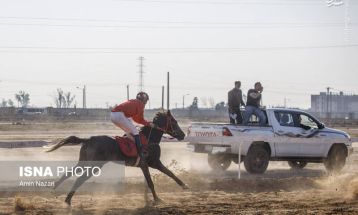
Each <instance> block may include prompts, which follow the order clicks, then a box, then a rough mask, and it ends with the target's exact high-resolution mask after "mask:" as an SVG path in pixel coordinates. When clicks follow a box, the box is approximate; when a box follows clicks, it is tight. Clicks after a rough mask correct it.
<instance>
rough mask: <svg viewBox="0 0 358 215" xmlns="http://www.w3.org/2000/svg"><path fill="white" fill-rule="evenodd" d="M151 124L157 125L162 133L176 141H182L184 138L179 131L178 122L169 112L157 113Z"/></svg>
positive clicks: (182, 133)
mask: <svg viewBox="0 0 358 215" xmlns="http://www.w3.org/2000/svg"><path fill="white" fill-rule="evenodd" d="M153 124H155V125H157V126H158V128H159V129H160V130H162V131H163V132H164V133H167V134H169V135H170V136H172V137H174V138H176V139H178V140H183V139H184V137H185V134H184V132H183V131H182V130H181V128H180V127H179V125H178V122H177V121H176V120H175V119H174V117H173V115H172V114H171V113H170V111H169V110H168V111H160V112H158V113H157V114H156V115H155V117H154V119H153Z"/></svg>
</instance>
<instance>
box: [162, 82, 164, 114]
mask: <svg viewBox="0 0 358 215" xmlns="http://www.w3.org/2000/svg"><path fill="white" fill-rule="evenodd" d="M162 109H164V86H162Z"/></svg>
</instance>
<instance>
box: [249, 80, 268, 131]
mask: <svg viewBox="0 0 358 215" xmlns="http://www.w3.org/2000/svg"><path fill="white" fill-rule="evenodd" d="M263 90H264V88H263V86H262V85H261V83H260V82H256V83H255V88H254V89H250V90H249V92H247V102H246V107H245V115H244V125H247V123H248V122H249V120H250V117H251V115H252V114H254V115H256V116H257V117H258V118H259V125H260V126H264V125H265V124H266V116H265V114H264V112H263V111H262V110H261V109H260V101H261V94H262V91H263Z"/></svg>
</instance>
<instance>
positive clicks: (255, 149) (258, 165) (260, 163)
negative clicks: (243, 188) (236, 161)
mask: <svg viewBox="0 0 358 215" xmlns="http://www.w3.org/2000/svg"><path fill="white" fill-rule="evenodd" d="M269 160H270V154H269V152H268V151H267V150H266V149H265V148H264V147H263V146H262V145H253V146H251V147H250V149H249V151H248V153H247V155H246V157H245V159H244V166H245V169H246V171H247V172H249V173H252V174H262V173H264V172H265V171H266V169H267V166H268V163H269Z"/></svg>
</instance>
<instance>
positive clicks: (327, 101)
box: [326, 87, 331, 119]
mask: <svg viewBox="0 0 358 215" xmlns="http://www.w3.org/2000/svg"><path fill="white" fill-rule="evenodd" d="M330 89H331V88H330V87H327V95H326V103H327V104H326V106H327V109H326V110H327V111H326V113H327V114H326V117H327V119H329V90H330Z"/></svg>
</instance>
